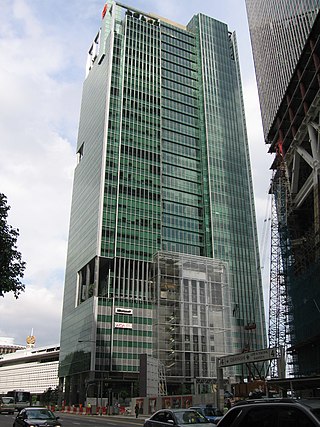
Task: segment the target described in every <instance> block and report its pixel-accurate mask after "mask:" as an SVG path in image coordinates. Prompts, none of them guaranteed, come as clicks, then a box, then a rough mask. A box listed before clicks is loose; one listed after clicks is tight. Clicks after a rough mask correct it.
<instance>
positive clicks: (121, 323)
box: [114, 322, 132, 329]
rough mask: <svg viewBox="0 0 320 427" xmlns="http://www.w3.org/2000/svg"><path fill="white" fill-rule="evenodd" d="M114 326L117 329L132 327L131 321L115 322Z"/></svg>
mask: <svg viewBox="0 0 320 427" xmlns="http://www.w3.org/2000/svg"><path fill="white" fill-rule="evenodd" d="M114 327H115V328H118V329H132V323H123V322H115V323H114Z"/></svg>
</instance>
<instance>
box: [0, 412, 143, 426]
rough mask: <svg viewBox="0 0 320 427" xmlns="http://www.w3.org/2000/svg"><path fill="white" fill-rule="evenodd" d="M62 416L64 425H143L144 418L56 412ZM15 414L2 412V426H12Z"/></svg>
mask: <svg viewBox="0 0 320 427" xmlns="http://www.w3.org/2000/svg"><path fill="white" fill-rule="evenodd" d="M56 415H57V416H59V417H60V421H61V424H62V427H75V426H80V427H96V426H97V427H99V426H107V427H135V426H142V425H143V422H144V420H143V419H142V418H140V419H139V418H138V419H135V418H133V417H125V416H102V417H99V416H95V415H94V416H86V415H73V414H65V413H61V414H60V413H59V412H56ZM14 418H15V416H13V415H7V414H1V415H0V425H1V427H12V425H13V420H14Z"/></svg>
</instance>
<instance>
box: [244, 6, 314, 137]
mask: <svg viewBox="0 0 320 427" xmlns="http://www.w3.org/2000/svg"><path fill="white" fill-rule="evenodd" d="M246 6H247V13H248V21H249V27H250V35H251V42H252V50H253V57H254V64H255V69H256V75H257V84H258V91H259V99H260V105H261V114H262V123H263V128H264V133H265V137H266V136H267V133H268V132H269V131H270V128H271V126H272V124H273V121H274V119H275V116H276V114H277V111H278V109H279V107H280V103H281V101H282V99H283V97H284V95H285V91H286V90H287V88H288V85H289V82H290V80H291V78H292V75H293V72H294V70H295V68H296V66H297V63H298V59H299V57H300V55H301V53H302V50H303V48H304V46H305V43H306V41H307V39H308V37H309V34H310V30H311V28H312V26H313V24H314V21H315V19H316V17H317V13H318V11H319V8H320V1H319V0H289V1H288V0H269V1H264V0H246Z"/></svg>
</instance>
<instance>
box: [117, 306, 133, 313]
mask: <svg viewBox="0 0 320 427" xmlns="http://www.w3.org/2000/svg"><path fill="white" fill-rule="evenodd" d="M115 313H116V314H133V310H132V308H123V307H121V308H120V307H118V308H116V310H115Z"/></svg>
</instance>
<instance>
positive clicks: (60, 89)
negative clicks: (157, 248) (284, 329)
mask: <svg viewBox="0 0 320 427" xmlns="http://www.w3.org/2000/svg"><path fill="white" fill-rule="evenodd" d="M122 2H123V3H125V4H128V5H131V6H133V7H136V8H138V9H141V10H143V11H145V12H153V13H156V14H159V15H162V16H165V17H167V18H169V19H171V20H173V21H176V22H178V23H181V24H187V23H188V21H189V20H190V19H191V17H192V16H193V15H194V14H196V13H198V12H202V13H205V14H207V15H209V16H211V17H213V18H216V19H218V20H221V21H223V22H225V23H226V24H228V27H229V30H231V31H236V34H237V39H238V49H239V55H240V65H241V74H242V85H243V92H244V101H245V109H246V118H247V127H248V138H249V146H250V156H251V166H252V174H253V184H254V191H255V205H256V212H257V224H258V230H259V240H260V251H261V262H262V267H263V271H264V275H263V282H264V288H265V289H266V290H267V289H268V283H267V282H268V274H266V272H267V271H268V270H269V252H270V249H269V245H268V241H267V237H268V236H269V231H268V229H267V227H266V225H267V224H268V223H269V222H270V221H268V218H269V216H270V214H269V204H270V201H268V197H269V196H268V187H269V183H270V176H271V175H270V171H269V167H270V164H271V161H272V158H271V156H270V155H269V154H268V153H267V146H266V145H265V144H264V140H263V133H262V126H261V118H260V113H259V102H258V95H257V90H256V81H255V75H254V67H253V60H252V52H251V45H250V38H249V31H248V25H247V17H246V10H245V2H244V0H223V1H220V0H206V1H205V0H202V1H196V0H189V1H185V0H145V1H143V0H123V1H122ZM0 4H1V13H0V153H1V155H0V192H1V193H4V194H5V195H6V196H7V198H8V204H9V205H10V206H11V210H10V213H9V220H8V222H9V223H10V224H11V225H12V226H13V227H15V228H19V231H20V237H19V239H18V248H19V250H20V251H21V253H22V257H23V259H24V260H25V261H26V263H27V268H26V271H25V278H24V283H25V284H26V290H25V292H24V293H23V294H22V295H21V296H20V297H19V299H18V300H15V298H14V297H13V296H12V295H11V294H6V296H5V297H4V298H0V337H13V338H14V340H15V343H16V344H25V339H26V337H27V336H28V335H30V334H31V332H32V330H33V334H34V335H35V336H36V339H37V346H38V347H39V346H45V345H51V344H56V343H58V342H59V340H60V326H61V309H62V297H63V285H64V270H65V262H66V251H67V238H68V227H69V213H70V206H71V192H72V180H73V170H74V167H75V164H76V156H75V145H76V138H77V130H78V121H79V112H80V101H81V91H82V83H83V80H84V76H85V64H86V57H87V51H88V48H89V47H90V44H91V42H92V40H93V38H94V37H95V35H96V33H97V31H98V29H99V26H100V24H101V11H102V9H103V6H104V1H103V0H0ZM266 299H267V298H266ZM266 303H267V301H266ZM266 305H267V304H266Z"/></svg>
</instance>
